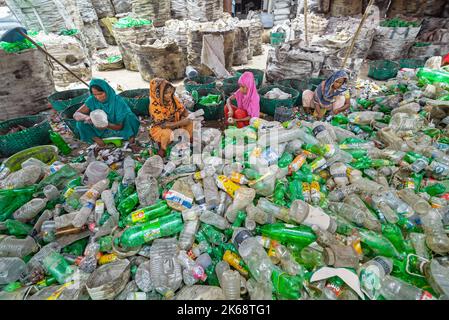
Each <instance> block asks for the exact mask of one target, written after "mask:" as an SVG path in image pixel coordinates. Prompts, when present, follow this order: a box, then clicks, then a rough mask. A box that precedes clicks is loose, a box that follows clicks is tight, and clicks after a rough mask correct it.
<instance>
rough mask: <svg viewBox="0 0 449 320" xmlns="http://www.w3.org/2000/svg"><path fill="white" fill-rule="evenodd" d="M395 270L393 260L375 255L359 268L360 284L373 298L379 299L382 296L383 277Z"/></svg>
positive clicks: (369, 296)
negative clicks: (380, 290)
mask: <svg viewBox="0 0 449 320" xmlns="http://www.w3.org/2000/svg"><path fill="white" fill-rule="evenodd" d="M392 270H393V261H392V260H391V259H389V258H386V257H381V256H379V257H375V258H373V259H371V260H369V261H368V262H365V263H364V264H362V265H361V266H360V268H358V270H357V273H358V275H359V278H360V285H361V289H362V290H363V292H364V293H365V294H366V295H367V296H368V298H370V299H371V300H377V299H378V298H379V296H380V292H379V289H380V285H381V281H382V279H383V278H384V277H385V276H386V275H389V274H390V273H391V271H392Z"/></svg>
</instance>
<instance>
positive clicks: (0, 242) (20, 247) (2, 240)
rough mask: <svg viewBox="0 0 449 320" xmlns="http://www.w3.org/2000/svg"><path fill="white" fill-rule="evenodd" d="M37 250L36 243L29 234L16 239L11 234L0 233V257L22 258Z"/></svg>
mask: <svg viewBox="0 0 449 320" xmlns="http://www.w3.org/2000/svg"><path fill="white" fill-rule="evenodd" d="M37 250H38V245H37V244H36V241H35V240H34V239H33V238H32V237H30V236H28V237H26V238H25V239H18V238H16V237H13V236H2V235H0V257H18V258H23V257H25V256H27V255H29V254H30V253H33V252H36V251H37Z"/></svg>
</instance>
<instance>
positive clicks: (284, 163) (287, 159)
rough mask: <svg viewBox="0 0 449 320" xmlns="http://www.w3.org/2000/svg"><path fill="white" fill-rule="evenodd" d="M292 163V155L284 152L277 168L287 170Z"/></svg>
mask: <svg viewBox="0 0 449 320" xmlns="http://www.w3.org/2000/svg"><path fill="white" fill-rule="evenodd" d="M292 161H293V155H292V154H291V153H289V152H284V153H283V154H282V156H281V158H280V159H279V161H278V166H279V168H287V167H288V165H289V164H290V163H291V162H292Z"/></svg>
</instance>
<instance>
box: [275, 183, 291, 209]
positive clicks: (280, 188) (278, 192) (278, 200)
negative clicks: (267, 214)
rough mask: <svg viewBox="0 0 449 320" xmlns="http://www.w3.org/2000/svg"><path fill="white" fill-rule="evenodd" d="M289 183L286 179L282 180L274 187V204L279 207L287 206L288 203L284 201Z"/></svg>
mask: <svg viewBox="0 0 449 320" xmlns="http://www.w3.org/2000/svg"><path fill="white" fill-rule="evenodd" d="M287 183H288V181H287V180H286V179H281V180H277V181H276V185H275V187H274V195H273V198H274V203H275V204H277V205H279V206H285V205H286V202H285V200H284V198H285V194H286V192H287Z"/></svg>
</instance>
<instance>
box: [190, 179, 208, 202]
mask: <svg viewBox="0 0 449 320" xmlns="http://www.w3.org/2000/svg"><path fill="white" fill-rule="evenodd" d="M190 183H191V189H192V192H193V196H194V197H195V202H196V204H197V205H199V206H202V205H204V206H205V204H206V197H205V196H204V191H203V187H202V185H201V183H195V182H194V181H193V179H191V181H190Z"/></svg>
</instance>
